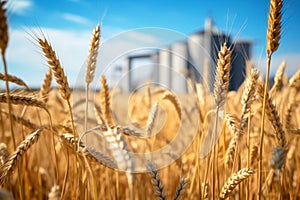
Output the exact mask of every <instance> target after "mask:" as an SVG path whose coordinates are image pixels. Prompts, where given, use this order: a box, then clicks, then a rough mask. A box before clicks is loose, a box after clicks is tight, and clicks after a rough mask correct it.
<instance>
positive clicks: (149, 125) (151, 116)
mask: <svg viewBox="0 0 300 200" xmlns="http://www.w3.org/2000/svg"><path fill="white" fill-rule="evenodd" d="M157 112H158V103H155V104H154V105H153V106H152V107H151V109H150V112H149V116H148V120H147V124H146V135H147V136H148V137H150V136H151V132H152V129H153V126H154V122H155V119H156V117H157Z"/></svg>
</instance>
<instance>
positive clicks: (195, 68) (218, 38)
mask: <svg viewBox="0 0 300 200" xmlns="http://www.w3.org/2000/svg"><path fill="white" fill-rule="evenodd" d="M224 42H226V43H227V47H230V48H231V49H232V51H233V52H232V58H231V62H232V65H231V71H230V85H229V90H236V89H237V88H238V87H239V86H240V85H241V83H242V82H243V81H244V78H245V73H246V67H245V66H246V60H248V59H250V58H251V49H252V43H251V42H250V41H247V40H236V41H234V42H232V40H231V38H230V36H229V35H226V34H224V33H222V32H221V31H219V30H218V29H217V28H216V27H215V26H214V24H213V21H212V19H211V18H210V17H208V18H207V19H206V20H205V25H204V29H203V30H201V31H198V32H195V33H192V34H190V35H189V36H188V39H187V40H185V41H178V42H175V43H173V44H171V45H169V46H167V47H163V48H161V49H160V50H158V51H156V52H153V53H150V54H146V55H145V54H144V55H137V56H129V57H128V58H127V59H126V61H125V66H124V70H125V71H126V73H129V75H128V76H126V79H125V80H124V81H123V84H122V87H123V88H122V89H123V91H124V92H130V91H132V90H134V89H135V88H134V86H133V84H132V80H131V76H130V73H131V70H130V69H131V68H132V66H131V63H132V60H133V59H138V58H140V57H142V58H146V57H148V58H149V59H152V63H154V64H155V65H156V67H153V76H152V80H153V81H156V82H157V83H159V85H160V86H162V87H165V88H168V89H171V90H173V91H174V92H178V93H185V92H187V89H188V88H187V87H188V85H187V84H188V83H187V79H188V78H190V79H192V80H194V81H196V82H201V83H204V85H205V86H206V87H208V88H209V90H212V89H213V83H214V78H215V69H216V62H217V57H218V51H219V49H220V47H221V45H222V44H223V43H224Z"/></svg>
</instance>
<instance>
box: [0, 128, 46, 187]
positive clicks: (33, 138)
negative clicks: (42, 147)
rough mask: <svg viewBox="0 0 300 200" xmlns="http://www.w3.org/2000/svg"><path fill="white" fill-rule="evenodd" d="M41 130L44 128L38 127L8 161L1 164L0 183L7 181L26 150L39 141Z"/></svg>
mask: <svg viewBox="0 0 300 200" xmlns="http://www.w3.org/2000/svg"><path fill="white" fill-rule="evenodd" d="M41 132H42V129H38V130H36V131H35V132H33V133H31V134H30V135H28V136H27V137H26V138H25V140H24V141H22V142H21V143H20V144H19V145H18V147H17V148H16V150H15V152H14V153H13V154H12V155H11V156H10V157H9V158H8V159H7V161H6V162H5V163H4V164H3V165H1V167H0V172H1V175H0V185H3V184H4V183H5V182H6V181H7V179H8V178H9V176H10V175H11V174H12V172H13V170H14V168H15V167H16V165H17V163H18V161H19V160H20V158H22V156H23V155H24V153H26V151H27V150H28V149H29V148H30V147H31V146H32V145H33V144H34V143H36V142H37V141H38V139H39V136H40V134H41Z"/></svg>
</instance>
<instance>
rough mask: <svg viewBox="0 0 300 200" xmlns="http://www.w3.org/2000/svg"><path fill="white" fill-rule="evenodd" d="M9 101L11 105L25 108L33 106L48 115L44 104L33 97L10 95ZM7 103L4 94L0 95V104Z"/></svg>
mask: <svg viewBox="0 0 300 200" xmlns="http://www.w3.org/2000/svg"><path fill="white" fill-rule="evenodd" d="M9 100H10V102H11V103H12V104H15V105H25V106H34V107H39V108H42V109H44V110H45V111H46V112H47V113H49V111H48V108H47V106H46V104H45V103H44V102H42V101H40V100H38V99H37V98H35V97H27V96H21V95H16V94H11V95H10V96H9ZM6 101H7V95H6V94H3V93H2V94H0V102H1V103H5V102H6Z"/></svg>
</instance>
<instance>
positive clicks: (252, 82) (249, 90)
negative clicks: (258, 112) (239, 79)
mask: <svg viewBox="0 0 300 200" xmlns="http://www.w3.org/2000/svg"><path fill="white" fill-rule="evenodd" d="M258 78H259V73H258V71H257V69H255V68H251V71H250V76H249V77H248V78H247V80H246V86H245V89H244V92H243V95H242V99H241V104H242V106H243V107H242V115H241V121H240V124H241V129H244V127H245V125H246V124H245V123H244V119H245V115H246V114H248V113H249V111H250V107H251V104H252V102H253V101H254V100H255V86H256V82H257V79H258Z"/></svg>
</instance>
